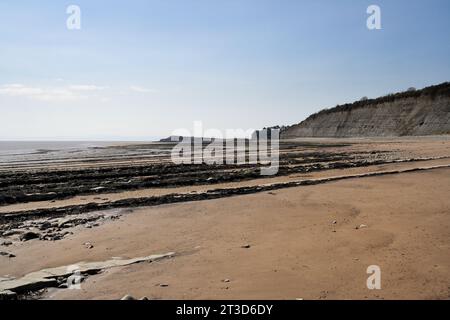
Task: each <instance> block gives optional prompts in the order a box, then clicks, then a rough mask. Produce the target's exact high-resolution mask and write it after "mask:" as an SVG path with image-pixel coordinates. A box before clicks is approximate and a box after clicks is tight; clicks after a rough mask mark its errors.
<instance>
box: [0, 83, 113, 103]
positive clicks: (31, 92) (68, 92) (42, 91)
mask: <svg viewBox="0 0 450 320" xmlns="http://www.w3.org/2000/svg"><path fill="white" fill-rule="evenodd" d="M105 88H106V87H100V86H95V85H71V86H64V87H45V88H43V87H33V86H26V85H23V84H5V85H2V86H0V95H3V96H9V97H25V98H28V99H32V100H37V101H47V102H52V101H71V100H78V99H85V98H87V96H86V95H84V94H82V93H83V92H92V91H98V90H103V89H105Z"/></svg>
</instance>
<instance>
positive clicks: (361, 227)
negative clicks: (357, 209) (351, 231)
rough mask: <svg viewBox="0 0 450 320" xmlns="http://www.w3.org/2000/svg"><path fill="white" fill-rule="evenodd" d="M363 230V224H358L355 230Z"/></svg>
mask: <svg viewBox="0 0 450 320" xmlns="http://www.w3.org/2000/svg"><path fill="white" fill-rule="evenodd" d="M363 228H367V225H365V224H360V225H359V226H357V227H356V228H355V229H356V230H358V229H363Z"/></svg>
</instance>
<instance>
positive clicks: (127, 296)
mask: <svg viewBox="0 0 450 320" xmlns="http://www.w3.org/2000/svg"><path fill="white" fill-rule="evenodd" d="M120 300H136V299H135V298H133V297H132V296H130V295H129V294H127V295H125V296H123V297H122V299H120Z"/></svg>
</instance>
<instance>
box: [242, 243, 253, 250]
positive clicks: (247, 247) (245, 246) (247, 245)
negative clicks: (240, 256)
mask: <svg viewBox="0 0 450 320" xmlns="http://www.w3.org/2000/svg"><path fill="white" fill-rule="evenodd" d="M251 247H252V246H251V245H249V244H245V245H243V246H241V248H242V249H250V248H251Z"/></svg>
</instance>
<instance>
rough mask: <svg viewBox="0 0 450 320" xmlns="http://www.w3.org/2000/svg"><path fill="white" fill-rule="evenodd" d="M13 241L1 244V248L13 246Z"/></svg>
mask: <svg viewBox="0 0 450 320" xmlns="http://www.w3.org/2000/svg"><path fill="white" fill-rule="evenodd" d="M12 244H13V243H12V241H9V240H6V241H3V242H1V243H0V246H4V247H8V246H10V245H12Z"/></svg>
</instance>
